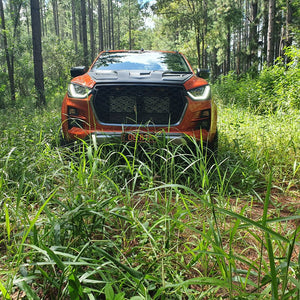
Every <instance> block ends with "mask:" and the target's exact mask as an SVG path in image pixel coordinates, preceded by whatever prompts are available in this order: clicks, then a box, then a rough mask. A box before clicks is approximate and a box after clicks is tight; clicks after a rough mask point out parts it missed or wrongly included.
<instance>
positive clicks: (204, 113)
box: [200, 109, 210, 118]
mask: <svg viewBox="0 0 300 300" xmlns="http://www.w3.org/2000/svg"><path fill="white" fill-rule="evenodd" d="M200 116H201V118H209V117H210V109H207V110H202V111H201V115H200Z"/></svg>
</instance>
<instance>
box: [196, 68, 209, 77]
mask: <svg viewBox="0 0 300 300" xmlns="http://www.w3.org/2000/svg"><path fill="white" fill-rule="evenodd" d="M209 74H210V71H209V69H197V73H196V75H197V76H198V77H201V78H204V79H208V78H209Z"/></svg>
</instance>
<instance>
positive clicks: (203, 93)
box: [187, 85, 211, 101]
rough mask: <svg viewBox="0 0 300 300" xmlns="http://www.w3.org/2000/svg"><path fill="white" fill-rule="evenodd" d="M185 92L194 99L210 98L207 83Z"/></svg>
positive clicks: (203, 99)
mask: <svg viewBox="0 0 300 300" xmlns="http://www.w3.org/2000/svg"><path fill="white" fill-rule="evenodd" d="M187 93H188V95H189V96H190V97H191V98H192V99H193V100H194V101H205V100H210V98H211V91H210V86H209V85H203V86H199V87H197V88H195V89H192V90H189V91H188V92H187Z"/></svg>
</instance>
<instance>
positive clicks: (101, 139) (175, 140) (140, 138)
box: [91, 131, 190, 145]
mask: <svg viewBox="0 0 300 300" xmlns="http://www.w3.org/2000/svg"><path fill="white" fill-rule="evenodd" d="M91 138H92V139H93V140H96V141H97V144H103V143H107V142H117V143H119V142H122V143H126V142H137V143H143V142H147V143H156V142H158V141H166V142H170V143H172V144H174V145H182V144H183V145H185V144H187V142H188V140H190V138H189V137H188V136H187V135H184V134H182V133H165V132H163V133H155V134H151V133H147V132H139V131H137V132H124V133H123V132H93V133H91Z"/></svg>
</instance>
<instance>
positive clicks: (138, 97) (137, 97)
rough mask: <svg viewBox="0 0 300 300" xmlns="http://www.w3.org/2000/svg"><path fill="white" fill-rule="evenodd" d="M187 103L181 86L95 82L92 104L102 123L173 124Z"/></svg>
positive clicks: (176, 121)
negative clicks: (100, 83)
mask: <svg viewBox="0 0 300 300" xmlns="http://www.w3.org/2000/svg"><path fill="white" fill-rule="evenodd" d="M185 104H186V99H185V97H184V89H183V87H181V86H174V85H173V86H171V85H168V86H162V85H97V86H96V87H95V95H94V100H93V105H94V109H95V112H96V114H97V117H98V119H99V121H100V122H102V123H109V124H157V125H169V124H170V125H172V124H176V123H178V122H179V120H180V118H181V116H182V114H183V111H184V108H185Z"/></svg>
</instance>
